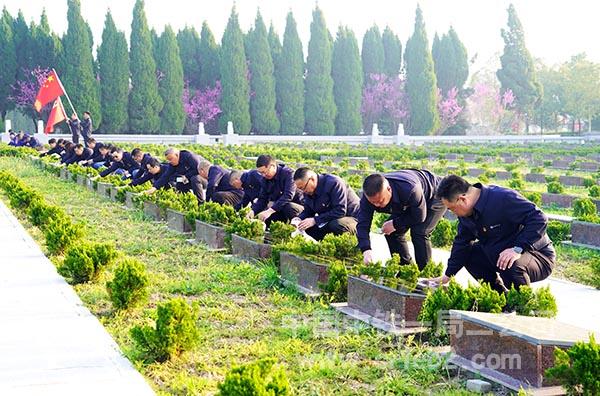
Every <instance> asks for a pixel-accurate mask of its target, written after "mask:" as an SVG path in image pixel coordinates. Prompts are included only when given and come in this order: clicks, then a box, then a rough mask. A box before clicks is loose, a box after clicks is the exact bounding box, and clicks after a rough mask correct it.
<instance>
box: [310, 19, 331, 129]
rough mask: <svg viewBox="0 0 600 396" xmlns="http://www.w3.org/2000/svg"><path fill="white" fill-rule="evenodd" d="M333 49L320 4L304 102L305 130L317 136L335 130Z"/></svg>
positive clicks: (312, 34)
mask: <svg viewBox="0 0 600 396" xmlns="http://www.w3.org/2000/svg"><path fill="white" fill-rule="evenodd" d="M331 52H332V40H331V34H330V33H329V31H328V30H327V25H326V24H325V17H324V16H323V12H322V11H321V9H319V8H318V7H317V8H315V10H314V11H313V20H312V22H311V24H310V41H309V43H308V58H307V60H306V82H305V87H306V89H305V91H306V102H305V103H304V118H305V120H306V131H307V132H309V133H312V134H315V135H333V134H334V133H335V115H336V112H337V110H336V108H335V101H334V99H333V79H332V78H331Z"/></svg>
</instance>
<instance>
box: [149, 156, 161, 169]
mask: <svg viewBox="0 0 600 396" xmlns="http://www.w3.org/2000/svg"><path fill="white" fill-rule="evenodd" d="M148 165H150V167H151V168H156V167H157V166H160V161H159V160H157V159H156V158H154V157H152V158H150V161H148V162H147V164H146V167H147V166H148Z"/></svg>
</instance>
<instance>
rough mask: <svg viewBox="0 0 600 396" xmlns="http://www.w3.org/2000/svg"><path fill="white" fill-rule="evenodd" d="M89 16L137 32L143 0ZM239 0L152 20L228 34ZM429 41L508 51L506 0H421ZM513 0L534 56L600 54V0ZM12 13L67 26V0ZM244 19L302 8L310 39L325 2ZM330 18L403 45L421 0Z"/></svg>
mask: <svg viewBox="0 0 600 396" xmlns="http://www.w3.org/2000/svg"><path fill="white" fill-rule="evenodd" d="M81 3H82V6H81V7H82V14H83V17H84V18H85V19H86V20H87V21H88V23H89V24H90V25H91V27H92V31H93V33H94V45H95V46H97V45H98V44H99V42H100V39H101V35H102V28H103V25H104V17H105V14H106V11H107V9H108V8H110V9H111V11H112V14H113V18H114V19H115V21H116V24H117V26H118V27H119V29H121V30H124V31H125V32H126V34H127V36H128V37H129V34H130V30H131V18H132V10H133V5H134V3H135V0H118V1H115V0H81ZM233 3H234V2H233V1H232V0H187V1H186V0H166V1H165V0H146V7H145V9H146V15H147V18H148V22H149V24H150V26H152V27H154V28H155V29H156V30H157V31H158V32H159V33H160V32H161V31H162V30H163V28H164V26H165V24H171V26H172V27H173V28H174V29H175V30H177V29H179V28H181V27H183V26H185V25H190V26H194V27H195V28H196V29H197V30H198V31H199V30H200V27H201V25H202V21H204V20H206V21H208V24H209V25H210V27H211V29H212V31H213V33H214V34H215V37H216V38H217V40H219V41H220V39H221V36H222V33H223V30H224V28H225V25H226V24H227V19H228V17H229V14H230V12H231V7H232V5H233ZM419 3H420V5H421V8H422V9H423V13H424V17H425V24H426V27H427V30H428V33H429V41H430V43H431V40H432V38H433V34H434V33H435V32H438V33H443V32H445V31H447V30H448V28H449V26H450V25H452V26H454V29H455V30H456V31H457V33H458V35H459V37H460V39H461V40H462V41H463V43H464V44H465V46H466V47H467V51H468V53H469V57H473V55H475V54H477V62H476V63H475V66H476V67H475V68H477V67H478V66H480V65H483V64H486V63H487V62H488V61H489V60H490V59H494V58H495V55H496V54H499V53H501V51H502V48H503V41H502V38H501V37H500V29H501V28H502V27H505V26H506V21H507V13H506V9H507V8H508V4H509V3H510V1H506V0H421V1H420V2H419ZM512 3H513V4H514V5H515V7H516V9H517V13H518V15H519V17H520V19H521V22H522V23H523V26H524V29H525V34H526V41H527V46H528V48H529V50H530V52H531V54H532V55H533V56H534V57H537V58H541V59H542V60H544V62H546V63H548V64H555V63H560V62H563V61H565V60H568V59H569V58H570V57H571V56H572V55H574V54H577V53H580V52H586V53H587V54H588V57H589V58H590V59H592V60H594V61H597V62H600V45H598V39H599V38H600V23H598V15H600V12H599V11H600V2H596V1H595V0H569V1H566V0H560V1H559V0H514V1H512ZM0 4H3V5H4V6H6V7H7V8H8V10H9V11H10V12H11V14H13V15H16V12H17V10H18V9H19V8H20V9H22V10H23V13H24V15H25V18H26V19H27V20H28V21H29V20H31V19H32V18H33V19H35V20H36V21H38V20H39V15H40V13H41V9H42V8H43V7H45V8H46V12H47V13H48V18H49V20H50V25H51V27H52V29H53V30H54V31H55V32H57V33H59V34H62V33H63V32H64V31H65V30H66V28H67V20H66V13H67V1H66V0H26V1H23V0H0ZM236 4H237V5H236V6H237V10H238V14H239V16H240V24H241V26H242V29H244V30H247V29H248V28H249V27H250V26H251V25H252V24H253V22H254V18H255V16H256V10H257V9H258V8H260V11H261V13H262V15H263V18H264V19H265V21H266V23H267V24H268V23H269V22H270V21H273V23H274V25H275V28H276V30H277V31H278V33H279V34H280V35H283V31H284V28H285V16H286V14H287V12H288V11H289V10H292V11H293V12H294V16H295V18H296V22H297V24H298V31H299V34H300V38H301V39H302V41H303V43H304V47H305V56H306V46H307V43H308V40H309V36H310V21H311V12H312V10H313V8H314V6H315V4H317V2H315V1H311V0H238V1H237V2H236ZM318 4H319V7H321V8H322V10H323V12H324V14H325V19H326V21H327V25H328V27H329V29H330V31H331V32H332V34H333V35H334V36H335V31H336V30H337V27H338V26H339V25H340V24H343V25H347V26H349V27H351V28H352V29H353V30H354V32H355V33H356V35H357V38H358V40H359V43H360V42H361V41H362V35H363V34H364V32H365V30H366V29H368V28H369V27H370V26H371V25H373V24H374V23H376V24H377V25H379V27H380V29H381V30H383V28H384V27H385V26H386V25H389V26H390V27H391V28H392V29H393V30H394V31H395V32H396V33H397V34H398V35H399V37H400V39H401V41H402V45H403V47H404V44H405V43H406V40H407V38H408V37H409V35H410V34H411V33H412V30H413V24H414V16H415V8H416V5H417V2H416V1H413V0H320V1H318Z"/></svg>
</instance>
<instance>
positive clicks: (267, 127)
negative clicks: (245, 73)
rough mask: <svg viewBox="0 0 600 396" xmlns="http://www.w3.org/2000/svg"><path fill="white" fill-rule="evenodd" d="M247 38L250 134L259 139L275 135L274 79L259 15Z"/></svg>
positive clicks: (276, 127) (266, 39)
mask: <svg viewBox="0 0 600 396" xmlns="http://www.w3.org/2000/svg"><path fill="white" fill-rule="evenodd" d="M248 34H249V36H248V42H249V46H250V48H251V51H249V52H247V56H248V60H249V67H250V76H251V77H250V88H251V90H252V92H253V93H254V94H253V95H252V98H251V99H250V115H251V118H252V130H253V131H254V132H256V133H257V134H260V135H264V134H267V135H275V134H277V133H278V132H279V120H278V119H277V114H276V113H275V101H276V98H275V76H274V74H273V73H274V69H273V60H272V58H271V48H270V46H269V41H268V35H267V28H266V26H265V23H264V22H263V19H262V16H261V15H260V12H258V13H257V14H256V20H255V22H254V29H253V30H252V31H251V32H249V33H248Z"/></svg>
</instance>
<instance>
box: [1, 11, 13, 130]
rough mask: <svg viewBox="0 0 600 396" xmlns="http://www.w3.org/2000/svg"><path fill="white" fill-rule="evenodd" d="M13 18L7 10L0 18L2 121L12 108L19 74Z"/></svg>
mask: <svg viewBox="0 0 600 396" xmlns="http://www.w3.org/2000/svg"><path fill="white" fill-rule="evenodd" d="M12 27H13V18H12V16H11V15H10V14H9V13H8V11H7V10H6V7H4V9H3V10H2V18H0V115H1V116H2V121H4V119H5V117H6V112H7V111H8V110H10V109H11V108H12V104H11V102H10V101H9V99H8V97H9V95H10V93H11V91H12V89H11V85H13V84H14V83H15V76H16V72H17V55H16V53H15V42H14V40H13V29H12Z"/></svg>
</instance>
